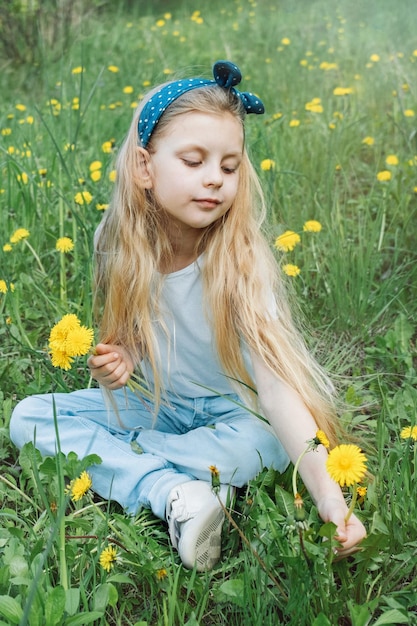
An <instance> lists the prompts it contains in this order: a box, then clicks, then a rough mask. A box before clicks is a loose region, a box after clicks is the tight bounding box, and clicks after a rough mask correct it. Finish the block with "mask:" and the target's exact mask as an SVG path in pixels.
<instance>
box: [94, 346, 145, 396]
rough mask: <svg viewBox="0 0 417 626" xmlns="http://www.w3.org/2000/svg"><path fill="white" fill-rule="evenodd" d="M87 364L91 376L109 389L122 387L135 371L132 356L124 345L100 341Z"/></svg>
mask: <svg viewBox="0 0 417 626" xmlns="http://www.w3.org/2000/svg"><path fill="white" fill-rule="evenodd" d="M87 365H88V367H89V368H90V371H91V376H92V377H93V378H94V380H96V381H97V382H98V383H100V385H104V387H107V389H113V390H114V389H120V388H121V387H124V385H126V383H127V381H128V380H129V378H130V375H131V374H132V372H133V369H134V365H133V361H132V358H131V356H130V355H129V353H128V352H127V350H125V349H124V348H122V346H116V345H107V344H104V343H99V344H97V345H96V347H95V354H93V355H92V356H90V357H89V359H88V361H87Z"/></svg>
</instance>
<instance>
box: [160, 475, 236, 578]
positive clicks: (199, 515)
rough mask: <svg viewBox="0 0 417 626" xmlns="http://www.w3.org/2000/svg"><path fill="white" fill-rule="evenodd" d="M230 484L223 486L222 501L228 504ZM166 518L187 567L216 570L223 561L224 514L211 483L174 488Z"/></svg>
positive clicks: (220, 494)
mask: <svg viewBox="0 0 417 626" xmlns="http://www.w3.org/2000/svg"><path fill="white" fill-rule="evenodd" d="M229 489H230V490H232V489H233V488H232V487H230V488H228V487H227V485H221V487H220V491H219V497H220V500H221V501H222V502H223V504H225V503H226V500H227V494H228V490H229ZM166 519H167V522H168V529H169V536H170V538H171V542H172V545H173V547H174V548H176V549H177V550H178V553H179V555H180V558H181V561H182V562H183V565H184V566H185V567H187V568H188V569H193V567H194V566H196V569H197V571H198V572H203V571H205V570H210V569H212V568H213V567H214V566H215V564H216V563H217V561H218V560H219V559H220V553H221V533H222V526H223V522H224V511H223V509H222V507H221V505H220V502H219V500H218V498H217V496H216V495H215V494H214V493H213V491H212V488H211V484H210V483H208V482H205V481H204V480H191V481H189V482H187V483H182V484H181V485H178V486H177V487H174V488H173V489H172V490H171V491H170V494H169V496H168V499H167V506H166Z"/></svg>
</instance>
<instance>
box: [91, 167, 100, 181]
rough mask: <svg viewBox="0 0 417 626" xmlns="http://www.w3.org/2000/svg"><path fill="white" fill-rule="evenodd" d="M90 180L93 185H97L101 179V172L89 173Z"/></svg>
mask: <svg viewBox="0 0 417 626" xmlns="http://www.w3.org/2000/svg"><path fill="white" fill-rule="evenodd" d="M90 178H91V180H92V181H93V183H97V182H98V181H99V180H100V178H101V171H100V170H94V172H90Z"/></svg>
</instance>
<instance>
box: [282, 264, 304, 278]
mask: <svg viewBox="0 0 417 626" xmlns="http://www.w3.org/2000/svg"><path fill="white" fill-rule="evenodd" d="M282 270H283V272H284V274H286V275H287V276H294V277H295V276H298V275H299V273H300V272H301V270H300V268H299V267H298V265H292V264H291V263H286V264H285V265H284V266H283V268H282Z"/></svg>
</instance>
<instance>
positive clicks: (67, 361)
mask: <svg viewBox="0 0 417 626" xmlns="http://www.w3.org/2000/svg"><path fill="white" fill-rule="evenodd" d="M50 355H51V362H52V365H53V366H54V367H59V368H60V369H62V370H65V371H68V370H70V369H71V365H72V363H73V361H74V359H72V358H71V357H70V356H69V355H68V354H67V353H66V352H65V350H59V349H57V348H54V349H51V351H50Z"/></svg>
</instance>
